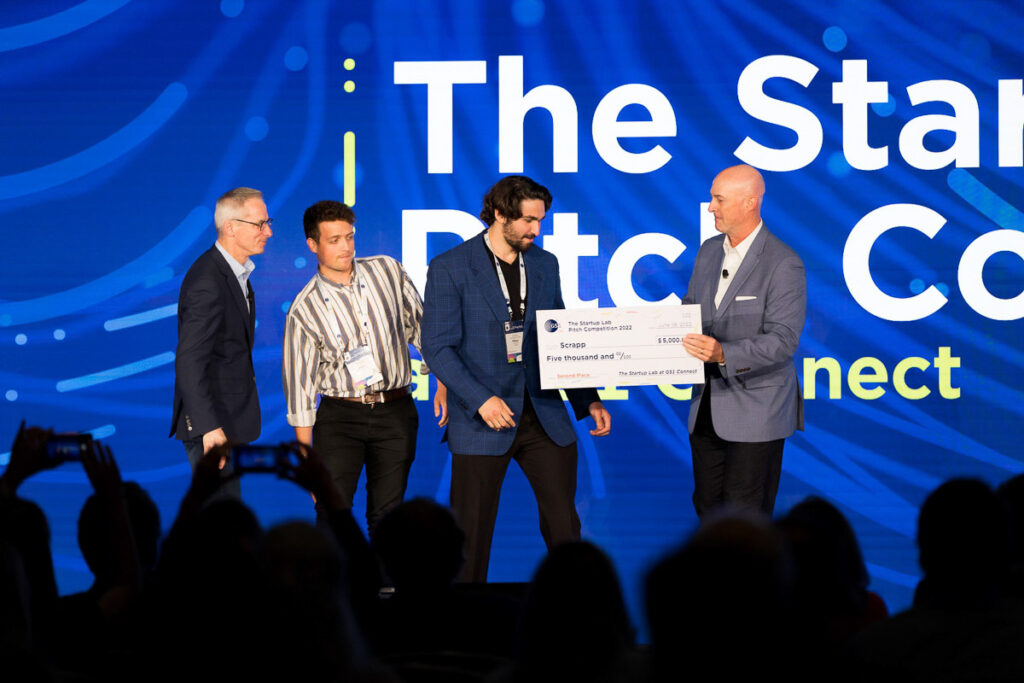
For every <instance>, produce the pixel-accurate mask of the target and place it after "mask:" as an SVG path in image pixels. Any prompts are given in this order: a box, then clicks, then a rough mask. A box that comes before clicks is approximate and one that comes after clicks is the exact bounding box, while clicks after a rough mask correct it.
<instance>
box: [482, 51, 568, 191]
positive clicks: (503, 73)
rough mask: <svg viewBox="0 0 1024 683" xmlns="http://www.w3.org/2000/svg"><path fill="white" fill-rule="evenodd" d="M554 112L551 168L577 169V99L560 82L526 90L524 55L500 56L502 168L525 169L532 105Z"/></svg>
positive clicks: (500, 168)
mask: <svg viewBox="0 0 1024 683" xmlns="http://www.w3.org/2000/svg"><path fill="white" fill-rule="evenodd" d="M537 108H540V109H547V110H548V112H549V113H550V114H551V135H552V147H553V148H554V153H553V160H552V163H551V170H553V171H554V172H555V173H575V172H576V167H577V163H578V162H577V150H578V147H577V144H578V141H577V137H578V131H577V127H578V126H577V118H578V113H577V111H576V100H574V99H573V98H572V95H570V94H569V91H568V90H566V89H565V88H560V87H558V86H557V85H538V86H537V87H536V88H534V89H533V90H531V91H530V92H528V93H526V94H525V95H524V94H523V58H522V57H521V56H514V57H508V56H506V57H498V172H500V173H522V172H523V119H525V118H526V112H528V111H530V110H531V109H537Z"/></svg>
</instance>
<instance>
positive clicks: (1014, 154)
mask: <svg viewBox="0 0 1024 683" xmlns="http://www.w3.org/2000/svg"><path fill="white" fill-rule="evenodd" d="M1022 86H1024V81H1022V80H1021V79H1019V78H1017V79H1014V80H1010V79H1006V80H1001V81H999V165H1000V166H1024V130H1022V129H1024V92H1022Z"/></svg>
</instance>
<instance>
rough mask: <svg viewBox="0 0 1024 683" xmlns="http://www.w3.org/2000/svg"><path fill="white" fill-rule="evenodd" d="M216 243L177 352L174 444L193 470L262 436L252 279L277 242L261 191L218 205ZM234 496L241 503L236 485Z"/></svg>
mask: <svg viewBox="0 0 1024 683" xmlns="http://www.w3.org/2000/svg"><path fill="white" fill-rule="evenodd" d="M213 222H214V225H215V226H216V228H217V242H216V243H215V244H214V245H213V246H212V247H211V248H210V249H208V250H207V251H206V252H205V253H204V254H203V255H202V256H200V257H199V258H198V259H196V261H195V263H193V264H192V267H191V268H189V270H188V273H186V274H185V279H184V280H183V281H182V283H181V291H180V293H179V295H178V351H177V355H176V357H175V361H174V372H175V378H174V416H173V418H172V421H171V433H170V436H176V437H177V438H179V439H181V441H182V443H183V444H184V446H185V452H186V453H187V454H188V459H189V463H190V464H191V465H192V466H193V467H195V464H196V463H197V462H198V461H199V459H200V458H201V457H202V456H203V454H205V453H206V452H207V451H209V450H210V449H211V448H213V447H215V446H219V445H221V444H224V443H227V442H229V441H230V442H232V443H247V442H249V441H254V440H255V439H257V438H258V437H259V435H260V406H259V399H258V397H257V395H256V376H255V373H254V371H253V365H252V346H253V333H254V331H255V322H256V301H255V297H254V295H253V289H252V285H251V284H249V274H250V273H252V271H253V268H254V267H255V266H253V263H252V259H251V258H249V257H250V256H253V255H255V254H262V253H263V249H264V247H265V246H266V243H267V240H268V239H270V236H271V235H272V234H273V233H272V231H271V229H270V226H271V224H272V223H273V221H272V220H271V219H270V218H269V217H268V216H267V206H266V204H264V203H263V194H262V193H261V192H260V191H259V190H253V189H251V188H247V187H239V188H236V189H234V190H231V191H230V192H228V193H226V194H225V195H224V196H222V197H221V198H220V199H218V200H217V207H216V210H215V212H214V217H213ZM229 484H231V485H232V486H231V487H230V488H229V490H228V492H229V493H234V494H235V495H238V492H239V489H238V484H237V480H233V481H232V482H229Z"/></svg>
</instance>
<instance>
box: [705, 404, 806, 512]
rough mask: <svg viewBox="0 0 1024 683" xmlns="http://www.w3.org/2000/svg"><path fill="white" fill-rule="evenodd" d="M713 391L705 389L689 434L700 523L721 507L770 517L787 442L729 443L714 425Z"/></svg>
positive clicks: (781, 440)
mask: <svg viewBox="0 0 1024 683" xmlns="http://www.w3.org/2000/svg"><path fill="white" fill-rule="evenodd" d="M710 394H711V387H710V386H705V388H704V393H703V394H702V395H701V401H700V407H699V408H698V409H697V422H696V424H695V425H694V427H693V433H692V434H690V453H691V455H692V457H693V507H694V508H695V509H696V510H697V516H698V517H700V518H701V519H703V518H704V515H705V514H707V513H708V512H710V511H711V510H713V509H715V508H717V507H720V506H722V505H730V506H733V507H740V508H747V509H752V510H759V511H760V512H763V513H764V514H765V515H767V516H768V517H771V515H772V511H773V510H774V509H775V494H776V493H777V492H778V490H779V476H780V475H781V473H782V449H783V447H784V446H785V445H786V440H785V439H776V440H774V441H757V442H742V441H726V440H725V439H722V438H720V437H719V436H718V434H717V433H715V427H714V424H713V423H712V421H711V397H710Z"/></svg>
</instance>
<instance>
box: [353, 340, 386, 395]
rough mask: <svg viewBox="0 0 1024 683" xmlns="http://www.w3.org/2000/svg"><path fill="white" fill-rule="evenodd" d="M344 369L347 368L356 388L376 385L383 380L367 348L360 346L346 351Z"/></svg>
mask: <svg viewBox="0 0 1024 683" xmlns="http://www.w3.org/2000/svg"><path fill="white" fill-rule="evenodd" d="M345 367H346V368H348V372H349V374H350V375H352V381H353V382H355V385H356V387H357V388H358V387H363V386H367V385H371V384H376V383H377V382H380V381H381V380H383V379H384V375H382V374H380V368H378V367H377V361H375V360H374V359H373V354H372V353H370V348H369V347H368V346H360V347H358V348H356V349H353V350H352V351H346V352H345Z"/></svg>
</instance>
